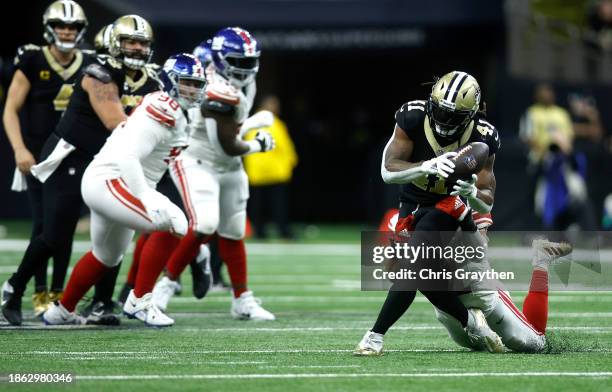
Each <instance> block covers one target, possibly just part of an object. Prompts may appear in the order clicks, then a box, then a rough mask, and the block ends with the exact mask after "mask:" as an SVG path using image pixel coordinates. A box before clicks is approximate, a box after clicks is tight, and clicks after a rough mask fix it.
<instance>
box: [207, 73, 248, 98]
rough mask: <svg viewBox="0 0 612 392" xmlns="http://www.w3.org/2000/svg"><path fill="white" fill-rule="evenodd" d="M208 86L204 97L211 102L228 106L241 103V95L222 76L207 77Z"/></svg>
mask: <svg viewBox="0 0 612 392" xmlns="http://www.w3.org/2000/svg"><path fill="white" fill-rule="evenodd" d="M207 79H208V84H207V85H206V88H205V89H204V95H205V97H206V99H207V100H209V101H218V102H221V103H225V104H228V105H237V104H238V103H240V98H241V95H243V94H241V93H240V91H238V90H237V89H236V88H235V87H234V86H232V85H231V84H230V83H229V82H228V81H226V80H225V79H223V78H222V77H220V76H213V77H207Z"/></svg>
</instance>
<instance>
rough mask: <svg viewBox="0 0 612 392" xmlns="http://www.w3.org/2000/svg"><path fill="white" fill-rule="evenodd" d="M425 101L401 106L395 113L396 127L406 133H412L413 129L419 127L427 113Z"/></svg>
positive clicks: (411, 102)
mask: <svg viewBox="0 0 612 392" xmlns="http://www.w3.org/2000/svg"><path fill="white" fill-rule="evenodd" d="M426 104H427V101H410V102H406V103H405V104H403V105H402V107H401V108H400V109H399V110H398V111H397V112H395V122H396V123H397V126H398V127H400V128H402V129H403V130H404V131H406V132H412V130H413V128H415V127H418V126H421V125H422V122H423V118H424V116H425V113H426V111H427V109H426Z"/></svg>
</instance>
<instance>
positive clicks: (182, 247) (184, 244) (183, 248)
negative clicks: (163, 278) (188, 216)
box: [166, 229, 210, 280]
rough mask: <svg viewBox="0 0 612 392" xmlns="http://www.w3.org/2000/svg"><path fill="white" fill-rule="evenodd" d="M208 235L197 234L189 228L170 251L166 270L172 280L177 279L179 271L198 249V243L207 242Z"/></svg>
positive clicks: (190, 260)
mask: <svg viewBox="0 0 612 392" xmlns="http://www.w3.org/2000/svg"><path fill="white" fill-rule="evenodd" d="M209 239H210V236H205V237H201V236H197V235H195V233H194V232H193V231H192V230H191V229H189V231H188V232H187V234H186V235H185V237H183V239H181V242H180V243H179V245H178V247H177V248H176V249H175V250H174V252H172V256H170V260H168V264H166V272H167V274H168V277H169V278H170V279H172V280H177V279H178V277H179V276H181V273H182V272H183V270H184V269H185V267H187V265H188V264H189V263H191V262H192V261H193V259H195V258H196V256H197V255H198V252H199V251H200V245H202V244H204V243H206V242H208V240H209Z"/></svg>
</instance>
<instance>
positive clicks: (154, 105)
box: [141, 91, 182, 128]
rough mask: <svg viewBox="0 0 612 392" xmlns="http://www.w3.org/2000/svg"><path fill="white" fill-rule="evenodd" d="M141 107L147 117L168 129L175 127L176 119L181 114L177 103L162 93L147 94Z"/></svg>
mask: <svg viewBox="0 0 612 392" xmlns="http://www.w3.org/2000/svg"><path fill="white" fill-rule="evenodd" d="M141 106H144V111H145V113H146V114H147V116H149V117H150V118H152V119H153V120H155V121H157V122H158V123H160V124H162V125H164V126H166V127H168V128H171V127H174V126H175V125H176V119H177V118H178V117H179V116H180V115H181V113H182V112H181V107H180V106H179V104H178V102H176V101H175V100H174V99H172V98H171V97H170V96H169V95H168V94H166V93H165V92H162V91H156V92H153V93H150V94H147V95H146V96H145V98H144V99H143V102H142V105H141Z"/></svg>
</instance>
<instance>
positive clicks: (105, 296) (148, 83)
mask: <svg viewBox="0 0 612 392" xmlns="http://www.w3.org/2000/svg"><path fill="white" fill-rule="evenodd" d="M111 28H112V25H108V26H105V27H103V28H102V29H101V30H100V31H99V32H98V34H96V37H95V38H94V46H95V48H96V52H97V53H100V54H102V53H108V52H109V46H110V29H111ZM159 70H160V67H159V65H157V64H154V63H149V62H148V61H147V64H145V65H144V67H140V68H137V69H133V68H128V69H127V70H126V75H125V87H126V88H125V90H124V92H123V94H122V95H121V103H122V105H123V109H124V110H125V112H126V114H127V115H129V114H130V113H131V112H132V110H133V109H134V108H135V107H136V106H138V104H140V101H142V99H143V97H144V96H145V95H147V94H149V93H151V92H153V91H157V90H160V89H161V85H160V81H159V77H158V73H159ZM162 182H163V180H162V181H160V185H161V183H162ZM168 182H169V183H170V186H171V187H172V188H170V190H169V191H168V192H165V193H164V195H166V196H168V197H169V198H170V200H171V201H172V202H173V203H175V204H176V205H179V206H180V205H181V201H180V200H181V198H180V196H179V195H178V191H177V190H176V188H175V187H174V184H172V181H171V180H169V181H168ZM158 188H159V186H158ZM172 191H173V192H172ZM173 194H176V196H175V197H172V196H173ZM177 203H178V204H177ZM121 264H122V263H120V264H119V265H117V266H115V267H113V268H111V269H109V270H108V271H107V273H106V274H105V275H104V277H103V278H102V279H101V280H100V281H98V283H96V285H95V291H94V295H93V297H92V298H91V300H90V302H89V303H87V305H85V306H84V307H83V308H82V309H81V311H80V315H81V316H83V317H86V318H87V321H88V322H89V323H91V324H96V323H99V322H103V323H105V324H108V323H117V320H118V319H117V320H114V318H115V317H114V313H115V310H116V309H120V308H119V307H118V306H116V303H115V302H113V300H112V296H113V291H114V289H115V283H116V282H117V276H118V275H119V270H120V269H121ZM128 293H129V290H128ZM126 297H127V293H126Z"/></svg>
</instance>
